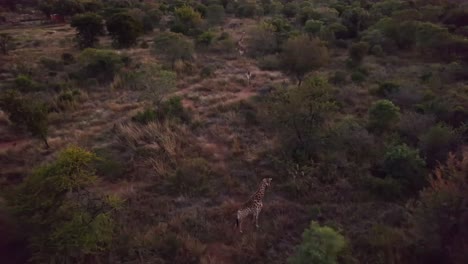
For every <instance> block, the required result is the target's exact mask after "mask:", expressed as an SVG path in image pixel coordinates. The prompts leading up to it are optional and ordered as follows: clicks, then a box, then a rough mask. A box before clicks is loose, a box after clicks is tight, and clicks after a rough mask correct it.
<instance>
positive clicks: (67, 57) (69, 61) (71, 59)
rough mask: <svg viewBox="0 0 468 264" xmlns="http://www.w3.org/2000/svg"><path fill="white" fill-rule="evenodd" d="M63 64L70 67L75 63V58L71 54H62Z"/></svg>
mask: <svg viewBox="0 0 468 264" xmlns="http://www.w3.org/2000/svg"><path fill="white" fill-rule="evenodd" d="M62 62H63V64H64V65H69V64H73V63H75V56H73V54H70V53H62Z"/></svg>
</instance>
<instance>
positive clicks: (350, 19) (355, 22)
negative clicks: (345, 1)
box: [341, 7, 370, 37]
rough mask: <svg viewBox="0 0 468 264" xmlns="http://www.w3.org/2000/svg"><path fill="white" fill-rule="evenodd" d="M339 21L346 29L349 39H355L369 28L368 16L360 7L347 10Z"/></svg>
mask: <svg viewBox="0 0 468 264" xmlns="http://www.w3.org/2000/svg"><path fill="white" fill-rule="evenodd" d="M341 21H342V23H343V25H344V26H346V27H347V28H348V32H349V34H350V37H355V36H357V35H358V34H359V32H361V31H362V30H364V29H366V28H367V27H368V26H369V22H370V15H369V13H368V11H367V10H365V9H363V8H361V7H354V8H348V9H346V10H345V11H344V12H343V14H341Z"/></svg>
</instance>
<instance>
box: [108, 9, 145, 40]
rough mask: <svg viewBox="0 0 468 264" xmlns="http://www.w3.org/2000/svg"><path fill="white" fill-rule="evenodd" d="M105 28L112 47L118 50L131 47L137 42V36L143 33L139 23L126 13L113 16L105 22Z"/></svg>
mask: <svg viewBox="0 0 468 264" xmlns="http://www.w3.org/2000/svg"><path fill="white" fill-rule="evenodd" d="M106 26H107V31H109V34H110V35H111V37H112V39H113V41H114V45H115V46H116V47H119V48H128V47H131V46H133V45H134V44H135V43H136V42H137V38H138V36H140V34H141V33H143V25H142V24H141V22H140V21H138V20H136V19H135V18H134V17H132V16H131V15H129V14H126V13H118V14H115V15H113V16H112V17H110V18H109V19H108V20H107V21H106Z"/></svg>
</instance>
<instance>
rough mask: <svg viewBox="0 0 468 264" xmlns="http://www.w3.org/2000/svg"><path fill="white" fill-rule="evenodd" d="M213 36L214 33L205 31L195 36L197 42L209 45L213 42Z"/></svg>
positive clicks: (214, 36)
mask: <svg viewBox="0 0 468 264" xmlns="http://www.w3.org/2000/svg"><path fill="white" fill-rule="evenodd" d="M215 38H216V35H215V34H214V33H213V32H210V31H206V32H203V33H202V34H200V35H199V36H198V37H197V44H199V45H202V46H210V45H211V44H213V41H214V39H215Z"/></svg>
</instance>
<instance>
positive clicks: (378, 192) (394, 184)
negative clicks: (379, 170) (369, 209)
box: [362, 176, 403, 201]
mask: <svg viewBox="0 0 468 264" xmlns="http://www.w3.org/2000/svg"><path fill="white" fill-rule="evenodd" d="M362 184H363V187H364V189H365V190H368V191H369V192H370V193H371V194H373V195H374V196H375V197H378V198H380V199H382V200H385V201H395V200H398V199H401V198H402V197H403V190H402V185H401V184H400V183H399V182H398V180H396V179H393V178H390V177H386V178H378V177H373V176H369V177H365V178H364V180H363V182H362Z"/></svg>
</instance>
